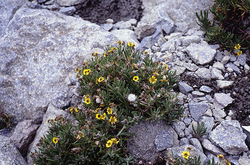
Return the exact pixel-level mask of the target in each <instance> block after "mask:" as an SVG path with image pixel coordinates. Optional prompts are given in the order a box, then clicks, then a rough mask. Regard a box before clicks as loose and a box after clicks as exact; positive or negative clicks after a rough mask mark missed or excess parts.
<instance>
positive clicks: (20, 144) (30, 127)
mask: <svg viewBox="0 0 250 165" xmlns="http://www.w3.org/2000/svg"><path fill="white" fill-rule="evenodd" d="M38 127H39V125H38V124H33V123H32V120H24V121H22V122H19V123H18V124H17V126H16V128H15V130H14V133H13V134H12V136H11V137H10V139H11V140H12V142H13V143H14V145H15V146H16V147H17V149H18V150H19V151H20V153H21V154H22V155H23V156H26V154H27V150H28V147H29V145H30V143H31V142H32V141H33V139H34V137H35V135H36V130H37V129H38Z"/></svg>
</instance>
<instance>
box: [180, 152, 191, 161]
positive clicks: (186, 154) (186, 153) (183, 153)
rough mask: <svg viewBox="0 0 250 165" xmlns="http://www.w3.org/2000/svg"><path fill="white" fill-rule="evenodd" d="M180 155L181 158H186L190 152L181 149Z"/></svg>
mask: <svg viewBox="0 0 250 165" xmlns="http://www.w3.org/2000/svg"><path fill="white" fill-rule="evenodd" d="M181 155H182V156H183V158H185V159H188V158H189V155H190V153H189V151H183V152H182V153H181Z"/></svg>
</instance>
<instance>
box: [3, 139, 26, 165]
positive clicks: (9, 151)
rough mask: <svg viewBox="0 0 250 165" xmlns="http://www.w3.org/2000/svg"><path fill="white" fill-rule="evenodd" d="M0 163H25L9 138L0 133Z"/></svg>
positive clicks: (15, 164)
mask: <svg viewBox="0 0 250 165" xmlns="http://www.w3.org/2000/svg"><path fill="white" fill-rule="evenodd" d="M0 164H1V165H27V163H26V161H25V160H24V158H23V157H22V155H21V154H20V152H19V151H18V150H17V148H16V147H15V146H14V144H13V143H11V141H10V138H9V137H6V136H2V135H0Z"/></svg>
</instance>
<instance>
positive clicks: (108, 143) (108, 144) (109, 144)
mask: <svg viewBox="0 0 250 165" xmlns="http://www.w3.org/2000/svg"><path fill="white" fill-rule="evenodd" d="M112 143H113V142H112V140H108V141H107V143H106V147H107V148H109V147H111V146H112Z"/></svg>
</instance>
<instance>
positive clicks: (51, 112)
mask: <svg viewBox="0 0 250 165" xmlns="http://www.w3.org/2000/svg"><path fill="white" fill-rule="evenodd" d="M60 115H62V117H64V118H66V119H68V118H69V116H70V114H69V113H67V112H66V111H63V110H61V109H58V108H56V107H54V106H53V105H51V104H50V105H49V107H48V110H47V112H46V114H45V115H44V116H43V122H42V124H41V126H40V127H39V129H38V130H37V132H36V136H35V138H34V141H33V142H32V143H31V144H30V146H29V149H28V155H27V162H28V164H29V165H33V164H34V163H33V161H32V158H31V157H30V154H31V153H32V152H33V153H34V152H35V150H36V151H38V146H36V144H37V143H38V142H39V140H40V139H41V137H44V136H45V135H46V134H47V132H48V131H49V127H50V124H49V123H48V122H47V121H48V120H49V119H54V118H55V117H57V116H60Z"/></svg>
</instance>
